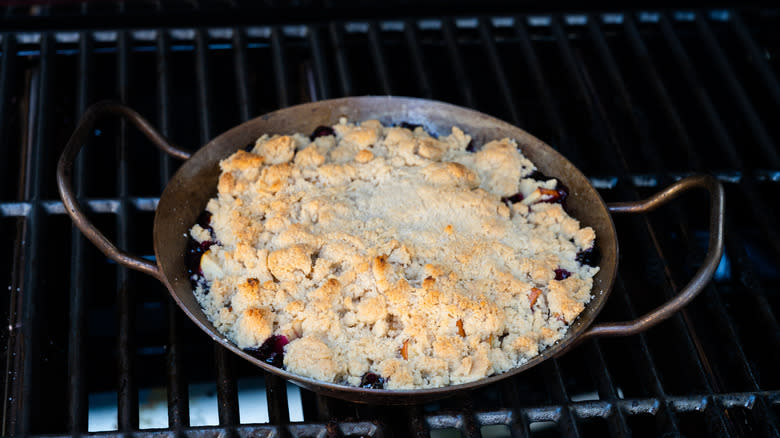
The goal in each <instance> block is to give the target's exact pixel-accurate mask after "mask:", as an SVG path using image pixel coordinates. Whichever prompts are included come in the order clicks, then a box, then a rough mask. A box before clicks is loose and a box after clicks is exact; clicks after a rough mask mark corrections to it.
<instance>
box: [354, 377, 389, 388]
mask: <svg viewBox="0 0 780 438" xmlns="http://www.w3.org/2000/svg"><path fill="white" fill-rule="evenodd" d="M360 387H361V388H368V389H384V387H385V379H384V377H382V376H380V375H379V374H375V373H365V374H363V378H362V379H360Z"/></svg>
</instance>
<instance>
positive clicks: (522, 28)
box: [515, 20, 581, 163]
mask: <svg viewBox="0 0 780 438" xmlns="http://www.w3.org/2000/svg"><path fill="white" fill-rule="evenodd" d="M515 33H516V35H517V37H518V39H519V41H518V42H519V48H520V54H521V56H522V57H523V59H524V60H525V62H526V65H527V66H528V69H529V73H530V75H531V78H532V79H533V81H534V88H535V89H536V92H537V93H539V98H538V100H539V104H540V105H541V107H542V110H544V113H545V116H546V117H547V124H548V126H549V127H550V128H551V129H552V130H553V132H554V133H555V134H554V141H553V142H552V146H553V147H555V148H557V149H558V150H560V151H561V153H563V154H565V155H566V156H567V157H570V158H571V160H572V161H573V162H575V163H579V162H581V160H580V158H579V152H578V151H577V149H576V148H572V147H569V146H570V143H569V135H568V133H567V132H566V125H565V124H564V123H563V121H562V120H561V116H560V111H559V110H558V109H557V108H556V105H555V99H553V97H552V92H551V91H550V85H549V84H548V82H547V80H546V79H545V78H544V74H543V73H542V67H541V64H540V63H539V57H538V56H537V54H536V52H535V51H534V49H533V47H532V46H531V39H530V38H529V36H528V29H527V28H526V25H525V23H523V20H515Z"/></svg>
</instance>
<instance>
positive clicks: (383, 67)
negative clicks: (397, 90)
mask: <svg viewBox="0 0 780 438" xmlns="http://www.w3.org/2000/svg"><path fill="white" fill-rule="evenodd" d="M368 43H369V47H370V48H371V59H373V61H374V67H375V69H376V72H377V78H378V79H379V84H380V89H381V90H382V93H384V94H387V95H392V94H393V87H392V85H391V84H390V76H389V75H388V71H387V62H386V61H385V55H384V50H383V49H382V44H381V43H380V42H379V31H378V30H377V24H376V22H371V23H369V24H368Z"/></svg>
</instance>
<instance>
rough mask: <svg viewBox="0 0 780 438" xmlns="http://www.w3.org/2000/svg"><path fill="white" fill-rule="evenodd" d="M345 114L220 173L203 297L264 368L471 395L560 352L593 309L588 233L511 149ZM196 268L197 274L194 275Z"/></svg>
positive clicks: (550, 184) (553, 183) (200, 232)
mask: <svg viewBox="0 0 780 438" xmlns="http://www.w3.org/2000/svg"><path fill="white" fill-rule="evenodd" d="M470 142H471V138H470V137H469V136H468V135H467V134H465V133H464V132H463V131H461V130H460V129H459V128H457V127H453V128H452V131H451V134H450V135H448V136H443V137H439V138H435V137H433V136H431V135H429V134H428V133H427V132H426V131H425V130H424V129H423V128H422V127H419V126H412V125H405V126H382V125H381V124H380V123H379V122H378V121H376V120H367V121H363V122H362V123H359V124H353V123H349V122H347V121H346V120H344V119H342V120H341V121H340V123H339V124H337V125H335V126H333V127H319V128H317V130H315V132H314V134H312V136H311V137H306V136H304V135H301V134H294V135H274V136H268V135H264V136H263V137H261V138H259V139H258V140H257V142H256V144H255V145H254V147H253V148H251V150H250V151H244V150H239V151H238V152H236V153H235V154H233V155H231V156H230V157H228V158H226V159H224V160H222V161H221V162H220V167H221V169H222V173H221V175H220V177H219V184H218V192H219V193H218V195H217V197H215V198H213V199H211V200H210V201H209V203H208V206H207V207H206V210H207V214H206V215H204V216H203V217H202V218H201V220H199V223H198V224H196V225H195V226H193V227H192V229H191V236H192V239H193V241H192V242H193V243H192V248H191V249H190V258H191V260H192V261H194V262H195V265H194V268H193V269H192V271H193V272H192V274H193V277H192V279H193V284H194V285H195V296H196V297H197V299H198V301H199V302H200V304H201V306H202V307H203V309H204V311H205V312H206V314H207V315H208V317H209V319H210V320H211V321H212V322H213V323H214V325H215V326H216V328H217V329H218V330H219V331H220V332H222V333H223V334H225V336H227V337H228V338H229V339H230V340H232V341H233V342H235V343H236V344H237V345H238V346H239V347H240V348H242V349H246V350H247V351H249V352H250V353H252V354H254V355H256V356H257V357H260V358H262V359H263V360H266V361H267V362H268V363H271V364H274V365H275V366H284V367H285V368H286V369H287V370H288V371H290V372H293V373H296V374H299V375H302V376H307V377H311V378H314V379H317V380H322V381H325V382H335V383H342V384H348V385H354V386H364V387H371V388H383V387H384V388H387V389H413V388H431V387H440V386H445V385H451V384H458V383H465V382H470V381H473V380H477V379H480V378H482V377H485V376H489V375H492V374H496V373H501V372H504V371H507V370H509V369H511V368H514V367H516V366H518V365H520V364H522V363H523V362H525V361H527V360H528V359H529V358H531V357H533V356H535V355H537V354H539V352H540V351H541V350H543V349H544V348H546V347H548V346H550V345H551V344H553V343H554V342H555V341H557V340H558V339H560V338H561V337H562V336H563V334H564V333H565V332H566V330H567V328H568V326H569V324H570V323H571V322H572V321H574V319H575V318H577V315H579V314H580V312H582V310H583V308H584V306H585V304H586V303H587V302H588V301H589V300H590V299H591V287H592V278H593V276H594V275H595V274H596V272H598V268H597V267H593V266H590V265H589V264H587V263H582V262H583V260H584V259H586V258H587V257H585V256H586V255H587V254H588V252H589V251H591V250H592V248H593V245H594V240H595V235H594V232H593V230H592V229H591V228H589V227H586V228H582V227H580V224H579V222H578V221H577V220H576V219H574V218H572V217H570V216H569V215H568V214H567V213H566V212H565V211H564V209H563V201H564V200H565V198H566V196H567V194H568V193H567V189H566V187H565V186H563V184H561V183H559V182H558V181H557V180H556V179H554V178H547V177H544V176H543V175H541V174H539V173H538V172H536V168H535V166H534V164H533V163H531V162H530V161H529V160H528V159H526V158H525V157H524V156H523V155H522V153H521V152H520V151H519V150H518V148H517V145H516V143H515V142H514V141H513V140H511V139H502V140H495V141H491V142H489V143H487V144H484V145H482V147H481V148H478V150H477V151H476V152H471V151H470V150H469V149H470V148H469V143H470ZM198 263H199V264H198Z"/></svg>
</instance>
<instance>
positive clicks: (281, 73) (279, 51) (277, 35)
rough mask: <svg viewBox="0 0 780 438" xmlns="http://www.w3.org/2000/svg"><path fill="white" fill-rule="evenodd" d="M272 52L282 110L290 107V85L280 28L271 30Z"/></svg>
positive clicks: (278, 97)
mask: <svg viewBox="0 0 780 438" xmlns="http://www.w3.org/2000/svg"><path fill="white" fill-rule="evenodd" d="M271 52H272V53H273V62H274V76H275V78H276V92H277V93H278V96H277V99H278V103H279V107H280V108H284V107H286V106H289V105H290V92H289V89H290V87H289V85H288V84H287V63H286V57H285V51H284V41H283V36H282V33H281V32H280V30H279V28H278V27H274V28H273V29H272V30H271Z"/></svg>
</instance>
